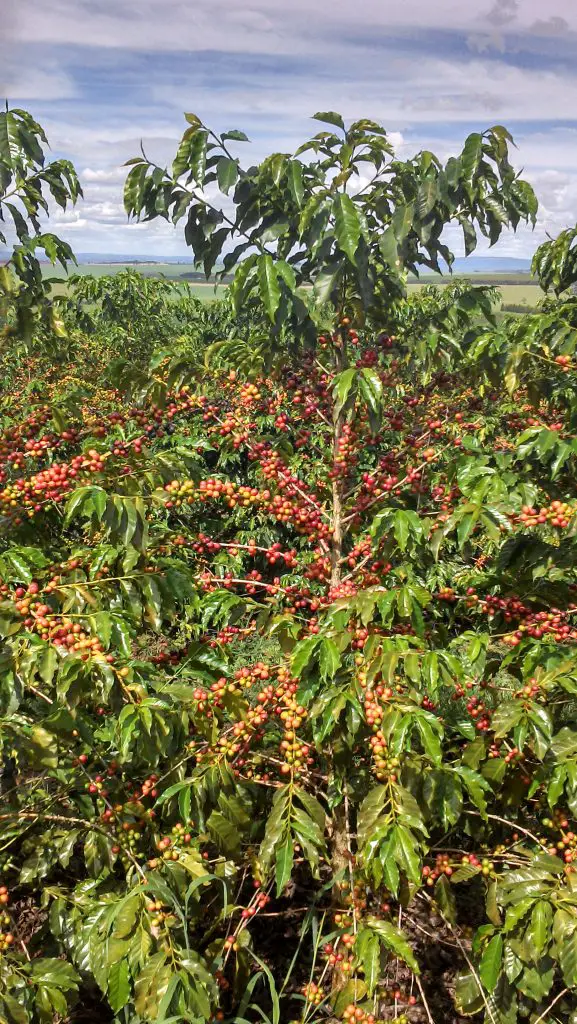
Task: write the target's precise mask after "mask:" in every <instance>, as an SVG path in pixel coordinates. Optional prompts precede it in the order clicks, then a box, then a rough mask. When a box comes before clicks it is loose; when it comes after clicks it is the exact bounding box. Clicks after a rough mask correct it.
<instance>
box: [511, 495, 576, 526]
mask: <svg viewBox="0 0 577 1024" xmlns="http://www.w3.org/2000/svg"><path fill="white" fill-rule="evenodd" d="M574 515H575V507H574V506H573V505H570V504H569V502H567V501H559V500H558V499H555V501H552V502H551V503H550V504H549V505H543V506H542V507H541V508H538V509H537V508H533V507H532V506H531V505H523V508H522V509H521V511H520V512H519V513H518V514H517V513H514V514H512V515H511V516H509V518H510V520H511V523H512V524H513V525H514V526H522V527H526V526H544V525H545V523H549V525H550V526H557V527H559V529H561V530H564V529H566V528H567V527H568V526H570V524H571V520H572V519H573V517H574Z"/></svg>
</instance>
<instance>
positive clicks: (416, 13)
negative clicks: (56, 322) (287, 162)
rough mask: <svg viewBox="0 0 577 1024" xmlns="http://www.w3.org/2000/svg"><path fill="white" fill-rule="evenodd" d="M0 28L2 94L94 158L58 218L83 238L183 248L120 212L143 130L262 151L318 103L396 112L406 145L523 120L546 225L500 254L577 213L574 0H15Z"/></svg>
mask: <svg viewBox="0 0 577 1024" xmlns="http://www.w3.org/2000/svg"><path fill="white" fill-rule="evenodd" d="M5 2H6V0H5ZM0 3H1V0H0ZM3 37H4V41H3V43H0V94H1V93H2V92H3V91H4V92H6V94H7V95H8V96H9V97H10V99H11V100H12V99H14V101H17V102H22V103H25V104H29V105H30V107H31V109H32V110H33V112H34V113H38V116H39V119H40V120H41V122H42V123H43V125H44V126H45V128H46V130H47V132H48V135H49V138H50V142H51V144H52V147H53V152H54V153H55V154H56V155H65V156H68V157H70V158H71V159H72V160H73V161H74V162H75V164H76V165H77V166H78V167H79V168H84V170H82V169H81V170H80V176H81V180H82V183H83V187H84V191H85V201H84V203H82V204H79V206H78V208H77V210H76V211H75V212H74V214H70V215H68V214H66V215H65V216H63V217H62V216H61V215H58V216H57V217H56V218H55V219H54V220H53V221H52V222H51V223H52V226H53V227H54V228H55V230H56V226H57V225H58V227H59V228H61V230H62V233H63V234H64V235H66V233H67V232H70V233H71V235H72V234H73V235H74V239H73V240H74V243H75V245H76V246H77V247H78V248H81V249H86V250H88V249H90V248H91V247H92V248H94V249H96V248H99V249H102V247H103V242H104V241H105V242H106V246H105V247H106V248H109V249H110V250H111V251H112V250H114V249H116V251H130V246H133V247H134V248H133V250H132V251H134V252H137V251H138V247H139V246H142V244H143V241H142V239H143V237H144V235H145V233H146V232H148V233H149V238H150V243H149V242H147V243H146V248H147V249H148V251H150V250H151V247H152V246H153V245H158V246H159V247H161V248H160V249H159V251H160V252H166V253H167V254H168V253H174V252H178V251H184V243H183V239H182V230H181V228H180V227H178V228H176V229H174V228H173V227H172V226H171V225H167V224H165V223H164V222H162V221H156V222H153V223H152V224H148V225H145V226H144V227H141V226H139V227H136V226H134V225H128V224H127V223H126V218H125V215H124V212H123V208H122V183H123V181H124V178H125V175H126V168H124V167H123V166H122V164H123V163H124V161H125V160H126V159H127V158H129V157H131V156H133V155H135V154H136V153H137V152H138V150H139V145H140V141H141V140H143V143H144V147H145V150H146V151H147V153H150V155H151V157H152V158H153V159H155V160H156V161H158V162H160V163H164V162H165V161H167V160H169V159H170V157H171V156H172V154H173V153H174V150H175V146H176V143H177V141H178V138H179V137H180V134H181V133H182V130H183V129H184V127H185V125H184V122H183V119H182V116H181V111H182V110H183V109H193V110H196V111H197V112H198V113H199V114H200V115H201V116H202V117H203V118H204V119H205V120H206V121H207V122H208V123H209V124H211V125H214V126H215V127H216V128H217V129H219V130H220V129H223V128H226V127H239V128H242V129H244V130H246V131H247V132H248V134H249V135H250V136H251V138H254V140H255V142H254V145H253V146H252V147H250V149H248V148H245V147H239V152H245V153H246V158H247V160H251V161H254V160H258V159H261V158H262V157H263V156H264V155H265V154H266V153H268V152H270V151H274V150H278V149H281V150H284V151H291V150H294V149H295V148H296V146H298V144H299V143H300V142H301V141H302V139H303V138H304V137H306V134H307V133H312V131H313V130H314V126H313V127H312V126H311V122H310V121H308V120H307V119H308V118H309V117H310V115H311V113H312V112H313V111H314V110H318V109H338V110H341V111H342V113H343V114H344V116H345V117H346V118H351V119H352V118H356V117H372V118H375V119H376V120H378V121H381V122H383V123H385V124H386V125H387V126H388V127H389V128H390V129H391V136H390V137H391V141H393V143H394V144H395V145H396V146H397V147H398V150H399V154H400V155H401V156H407V155H409V154H411V153H413V152H415V151H416V150H418V149H419V148H421V147H423V148H430V149H432V150H433V151H434V152H438V153H439V155H440V156H441V157H442V158H445V157H446V156H448V155H449V154H450V153H452V152H456V151H457V150H458V149H459V148H460V146H461V144H462V142H463V139H464V137H465V136H466V135H467V133H468V132H469V131H471V130H478V129H479V128H481V127H485V126H487V125H489V124H492V123H495V122H499V123H503V124H507V125H510V124H511V122H514V123H515V125H516V128H515V135H516V136H517V141H518V144H519V150H518V151H517V152H515V151H513V157H512V159H513V161H514V163H515V165H516V166H520V167H524V169H525V176H526V177H528V178H529V179H530V180H532V181H534V183H535V186H536V189H537V191H538V194H539V196H540V198H541V202H542V209H541V212H540V216H539V222H538V230H537V232H536V233H535V235H534V236H531V235H530V234H529V233H528V232H526V231H521V232H520V233H519V234H518V236H516V237H515V236H513V235H511V236H506V237H504V239H503V241H502V242H501V243H500V244H499V252H503V253H506V252H507V251H515V252H517V251H522V252H523V254H524V255H528V254H530V252H531V251H532V249H533V248H534V246H535V244H536V243H537V241H539V240H540V239H541V238H542V237H544V235H545V232H546V231H551V233H554V232H555V231H557V230H559V229H560V228H561V227H563V226H565V225H566V224H567V223H575V221H576V220H577V178H576V173H577V172H576V169H577V129H575V128H572V127H570V126H569V127H568V126H567V125H570V124H571V123H573V124H574V123H575V118H576V116H577V115H576V114H575V111H577V72H576V70H575V68H576V67H577V2H573V0H548V3H547V10H546V13H544V10H543V2H542V0H481V3H479V2H477V3H472V4H466V3H463V2H462V0H411V3H409V4H399V3H398V0H357V2H356V3H355V4H351V3H350V0H312V2H311V0H291V3H290V5H287V4H286V0H249V2H246V0H160V3H159V0H19V2H18V4H17V5H11V7H10V21H9V22H8V23H6V21H5V22H4V24H3ZM30 48H32V53H33V56H29V54H30ZM570 56H572V58H573V63H572V62H571V59H570ZM4 82H5V83H6V85H4ZM44 104H46V106H44ZM37 108H38V109H37ZM559 121H565V122H567V125H566V126H565V127H561V126H558V125H557V124H556V123H555V122H559ZM537 122H539V124H538V125H537Z"/></svg>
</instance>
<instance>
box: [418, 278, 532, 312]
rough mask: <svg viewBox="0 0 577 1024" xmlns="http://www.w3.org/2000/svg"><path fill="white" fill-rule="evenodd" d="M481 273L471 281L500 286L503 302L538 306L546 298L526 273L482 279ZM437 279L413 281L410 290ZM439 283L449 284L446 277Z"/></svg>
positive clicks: (514, 304)
mask: <svg viewBox="0 0 577 1024" xmlns="http://www.w3.org/2000/svg"><path fill="white" fill-rule="evenodd" d="M480 278H481V275H480V274H479V275H478V276H477V275H476V274H471V281H472V283H473V284H477V285H480V284H491V285H495V286H496V287H497V288H499V290H500V292H501V295H502V297H503V303H504V304H505V305H511V306H527V308H530V307H531V306H536V305H537V303H538V302H540V301H541V299H542V298H544V293H543V292H542V291H541V289H540V287H539V285H538V284H537V283H535V284H533V283H531V281H530V280H527V275H526V274H519V275H518V277H517V278H515V275H512V274H503V275H498V274H495V275H493V276H491V278H488V277H485V276H483V278H482V280H480ZM434 283H435V281H434V279H433V278H432V277H427V279H424V278H423V279H422V280H421V281H419V282H418V283H417V282H413V283H411V284H409V291H418V290H419V289H420V288H422V287H423V286H424V285H426V284H434ZM437 283H438V284H440V285H441V287H442V286H443V285H445V284H447V280H446V278H441V280H440V281H439V280H437Z"/></svg>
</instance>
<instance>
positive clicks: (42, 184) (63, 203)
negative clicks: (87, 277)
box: [0, 104, 82, 338]
mask: <svg viewBox="0 0 577 1024" xmlns="http://www.w3.org/2000/svg"><path fill="white" fill-rule="evenodd" d="M47 145H48V140H47V138H46V135H45V133H44V130H43V128H42V127H41V125H39V124H38V122H37V121H35V120H34V118H33V117H32V116H31V114H29V113H28V111H26V110H20V109H17V108H15V109H13V110H10V109H9V108H8V104H6V110H4V111H1V112H0V243H2V244H3V245H6V244H7V243H8V242H10V243H11V244H12V242H13V243H14V244H13V247H12V252H11V254H10V257H9V259H8V260H7V262H6V263H5V264H4V265H3V266H2V267H0V314H1V315H2V317H3V319H5V321H6V323H5V326H4V334H5V335H7V336H8V337H11V336H12V335H13V334H14V333H16V334H19V335H20V336H21V337H24V338H30V337H31V335H32V331H33V327H34V324H35V321H36V319H37V318H38V314H42V315H43V317H44V319H45V321H46V322H47V324H48V326H49V328H50V329H51V330H53V331H54V330H56V331H57V332H59V331H61V324H60V322H59V320H58V318H57V317H55V316H54V311H53V307H52V306H51V304H50V301H49V282H47V281H45V280H43V277H42V269H41V265H40V262H39V260H38V256H37V251H38V250H41V251H42V252H43V253H44V254H45V256H46V257H47V258H48V259H49V260H50V262H51V263H53V264H54V263H57V262H58V263H60V264H61V265H62V266H63V267H64V268H66V267H67V265H68V262H69V261H70V260H73V259H74V255H73V253H72V250H71V248H70V246H69V245H68V244H67V243H66V242H64V241H62V239H61V238H58V236H57V235H54V234H52V233H50V232H45V231H43V230H42V217H43V216H45V215H47V214H48V212H49V206H48V199H49V198H50V199H52V200H53V202H55V203H56V204H57V205H58V206H60V207H61V208H62V209H63V210H65V209H66V208H67V206H68V205H69V204H72V205H74V204H75V203H76V202H77V200H78V199H79V198H80V197H81V196H82V189H81V187H80V183H79V181H78V177H77V175H76V171H75V170H74V167H73V166H72V164H71V163H70V161H69V160H63V159H61V160H52V161H51V162H50V163H46V155H45V152H44V146H47ZM4 225H10V229H11V230H10V236H9V235H8V234H7V232H6V229H5V228H4Z"/></svg>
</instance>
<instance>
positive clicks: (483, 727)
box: [465, 695, 491, 732]
mask: <svg viewBox="0 0 577 1024" xmlns="http://www.w3.org/2000/svg"><path fill="white" fill-rule="evenodd" d="M465 707H466V709H467V712H468V714H469V717H470V718H472V719H473V722H474V723H475V728H476V730H477V732H488V731H489V729H490V728H491V710H490V709H489V708H488V707H487V705H486V704H485V703H484V701H482V700H481V698H480V697H476V696H475V695H473V696H471V697H469V699H468V701H467V703H466V705H465Z"/></svg>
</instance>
